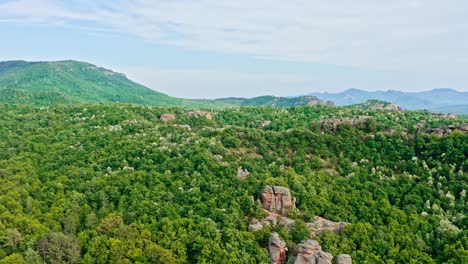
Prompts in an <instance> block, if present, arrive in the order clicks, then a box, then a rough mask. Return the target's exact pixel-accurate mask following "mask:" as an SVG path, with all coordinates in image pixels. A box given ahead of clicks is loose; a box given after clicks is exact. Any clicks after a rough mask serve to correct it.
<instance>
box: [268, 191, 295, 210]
mask: <svg viewBox="0 0 468 264" xmlns="http://www.w3.org/2000/svg"><path fill="white" fill-rule="evenodd" d="M260 196H261V200H262V205H263V208H264V209H266V210H268V211H270V212H273V213H280V214H283V215H284V214H287V212H288V211H289V210H291V209H293V208H294V207H295V206H294V203H293V198H292V196H291V192H290V191H289V189H288V188H285V187H281V186H265V187H264V188H263V190H262V193H261V195H260Z"/></svg>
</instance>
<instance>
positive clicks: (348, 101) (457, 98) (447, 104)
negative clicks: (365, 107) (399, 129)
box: [308, 88, 468, 114]
mask: <svg viewBox="0 0 468 264" xmlns="http://www.w3.org/2000/svg"><path fill="white" fill-rule="evenodd" d="M308 95H312V96H316V97H318V98H320V99H322V100H330V101H333V102H334V103H335V104H336V105H338V106H342V105H353V104H359V103H363V102H366V101H368V100H372V99H376V100H382V101H386V102H392V103H395V104H397V105H399V106H401V107H402V108H404V109H409V110H416V109H427V110H430V111H433V112H443V113H458V114H462V113H464V114H466V113H468V92H459V91H456V90H454V89H450V88H437V89H433V90H430V91H423V92H402V91H394V90H388V91H364V90H360V89H355V88H353V89H348V90H346V91H344V92H340V93H327V92H323V93H310V94H308Z"/></svg>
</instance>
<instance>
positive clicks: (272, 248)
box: [268, 232, 352, 264]
mask: <svg viewBox="0 0 468 264" xmlns="http://www.w3.org/2000/svg"><path fill="white" fill-rule="evenodd" d="M268 250H269V252H270V263H271V264H280V263H285V262H286V258H287V255H286V252H287V250H288V249H287V247H286V243H285V242H284V241H283V240H281V238H280V237H279V235H278V233H276V232H273V233H271V235H270V240H269V244H268ZM294 251H295V252H296V253H295V256H294V258H293V259H292V260H293V262H289V261H288V263H294V264H332V261H333V255H332V254H330V253H328V252H325V251H323V250H322V247H321V246H320V244H319V243H318V242H317V241H316V240H313V239H309V240H306V241H304V242H302V243H300V244H299V245H298V246H297V248H296V249H295V250H294ZM294 251H293V252H294ZM336 263H337V264H352V261H351V256H349V255H346V254H341V255H338V256H337V262H336Z"/></svg>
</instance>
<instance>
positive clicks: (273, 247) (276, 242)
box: [268, 232, 288, 264]
mask: <svg viewBox="0 0 468 264" xmlns="http://www.w3.org/2000/svg"><path fill="white" fill-rule="evenodd" d="M268 249H269V252H270V264H283V263H285V262H286V251H287V250H288V249H287V248H286V243H285V242H284V241H283V240H281V238H280V237H279V235H278V233H276V232H273V233H271V236H270V240H269V243H268Z"/></svg>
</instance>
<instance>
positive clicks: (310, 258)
mask: <svg viewBox="0 0 468 264" xmlns="http://www.w3.org/2000/svg"><path fill="white" fill-rule="evenodd" d="M320 251H322V247H321V246H320V244H319V243H318V242H317V241H315V240H312V239H309V240H307V241H305V242H304V243H301V244H299V247H298V249H297V256H296V260H295V261H294V264H310V263H313V264H315V263H316V261H315V260H316V257H317V254H318V252H320Z"/></svg>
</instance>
